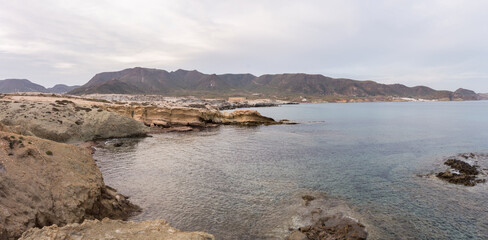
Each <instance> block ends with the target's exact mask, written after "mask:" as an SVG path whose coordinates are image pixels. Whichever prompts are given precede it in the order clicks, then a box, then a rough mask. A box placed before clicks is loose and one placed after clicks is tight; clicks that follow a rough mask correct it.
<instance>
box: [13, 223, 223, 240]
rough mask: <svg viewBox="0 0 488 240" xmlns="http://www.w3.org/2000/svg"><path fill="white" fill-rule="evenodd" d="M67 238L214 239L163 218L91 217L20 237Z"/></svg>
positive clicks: (23, 239)
mask: <svg viewBox="0 0 488 240" xmlns="http://www.w3.org/2000/svg"><path fill="white" fill-rule="evenodd" d="M65 239H126V240H139V239H147V240H152V239H154V240H159V239H167V240H172V239H173V240H213V239H214V237H213V236H212V235H211V234H208V233H203V232H180V231H179V230H177V229H175V228H173V227H171V226H170V225H169V224H168V223H167V222H165V221H164V220H151V221H144V222H124V221H119V220H110V219H103V220H102V221H98V220H89V221H85V222H83V223H82V224H69V225H66V226H64V227H58V226H56V225H53V226H50V227H44V228H42V229H39V228H33V229H30V230H28V231H27V232H25V233H24V234H23V235H22V237H21V238H20V240H65Z"/></svg>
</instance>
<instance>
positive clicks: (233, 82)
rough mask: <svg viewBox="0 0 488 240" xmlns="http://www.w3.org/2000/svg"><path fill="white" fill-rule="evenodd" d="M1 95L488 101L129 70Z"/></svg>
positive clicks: (363, 85)
mask: <svg viewBox="0 0 488 240" xmlns="http://www.w3.org/2000/svg"><path fill="white" fill-rule="evenodd" d="M0 92H1V93H7V92H50V93H66V92H67V93H68V94H73V95H83V94H94V93H101V94H157V95H166V96H189V95H193V96H199V97H231V96H243V97H251V98H256V97H266V98H281V99H288V100H302V99H305V98H307V99H309V100H325V101H327V100H340V99H366V100H388V99H391V98H395V97H396V98H423V99H439V100H478V99H487V95H486V94H477V93H475V92H474V91H471V90H467V89H462V88H460V89H458V90H456V91H454V92H451V91H444V90H441V91H438V90H434V89H432V88H429V87H426V86H415V87H407V86H405V85H402V84H381V83H377V82H374V81H357V80H352V79H344V78H330V77H326V76H323V75H320V74H304V73H286V74H266V75H262V76H254V75H252V74H220V75H217V74H204V73H201V72H199V71H196V70H193V71H187V70H182V69H180V70H177V71H171V72H168V71H166V70H160V69H150V68H141V67H136V68H129V69H125V70H122V71H117V72H103V73H99V74H96V75H95V76H94V77H93V78H92V79H90V81H88V82H87V83H86V84H84V85H83V86H81V87H80V86H66V85H62V84H59V85H56V86H54V87H52V88H44V87H43V86H41V85H38V84H34V83H32V82H30V81H29V80H26V79H6V80H2V81H0Z"/></svg>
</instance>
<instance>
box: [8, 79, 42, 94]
mask: <svg viewBox="0 0 488 240" xmlns="http://www.w3.org/2000/svg"><path fill="white" fill-rule="evenodd" d="M12 92H47V90H46V88H45V87H43V86H41V85H39V84H35V83H32V82H31V81H29V80H27V79H5V80H0V93H12Z"/></svg>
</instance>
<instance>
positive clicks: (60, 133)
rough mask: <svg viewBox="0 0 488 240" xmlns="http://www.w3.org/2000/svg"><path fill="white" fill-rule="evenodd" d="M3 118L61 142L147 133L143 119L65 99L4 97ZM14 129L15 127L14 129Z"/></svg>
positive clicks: (0, 107) (20, 128)
mask: <svg viewBox="0 0 488 240" xmlns="http://www.w3.org/2000/svg"><path fill="white" fill-rule="evenodd" d="M0 122H1V123H3V124H4V125H6V126H9V127H10V128H18V130H17V131H14V132H17V133H21V134H24V135H35V136H37V137H40V138H46V139H50V140H53V141H58V142H68V143H70V142H80V141H87V140H93V139H99V138H112V137H130V136H142V135H145V134H146V132H147V130H148V128H147V127H146V126H144V124H142V123H141V122H138V121H134V120H133V119H131V118H128V117H124V116H121V115H119V114H115V113H112V112H108V111H104V110H102V109H100V108H98V107H97V106H95V105H93V106H80V105H76V104H75V103H73V102H71V101H69V100H64V101H61V100H59V101H56V102H54V103H49V102H33V101H1V102H0ZM11 130H12V129H11Z"/></svg>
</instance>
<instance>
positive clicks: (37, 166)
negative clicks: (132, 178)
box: [0, 132, 139, 240]
mask: <svg viewBox="0 0 488 240" xmlns="http://www.w3.org/2000/svg"><path fill="white" fill-rule="evenodd" d="M0 166H1V171H0V239H2V240H3V239H16V238H18V237H20V236H21V234H22V233H23V232H24V231H25V230H27V229H29V228H33V227H43V226H49V225H52V224H56V225H58V226H63V225H66V224H69V223H79V222H82V221H83V220H85V219H103V218H105V217H111V218H116V219H127V218H128V217H129V216H130V215H131V214H133V213H134V212H136V211H138V210H139V207H137V206H135V205H133V204H131V203H130V202H129V201H128V200H127V198H126V197H125V196H123V195H121V194H118V193H117V191H116V190H115V189H112V188H110V187H108V186H106V185H105V184H104V182H103V178H102V174H101V172H100V170H99V169H98V167H97V165H96V164H95V161H94V160H93V158H92V157H91V154H90V152H89V151H87V150H86V149H83V148H79V147H76V146H74V145H69V144H63V143H57V142H54V141H50V140H45V139H40V138H37V137H32V136H22V135H17V134H14V133H7V132H0Z"/></svg>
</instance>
